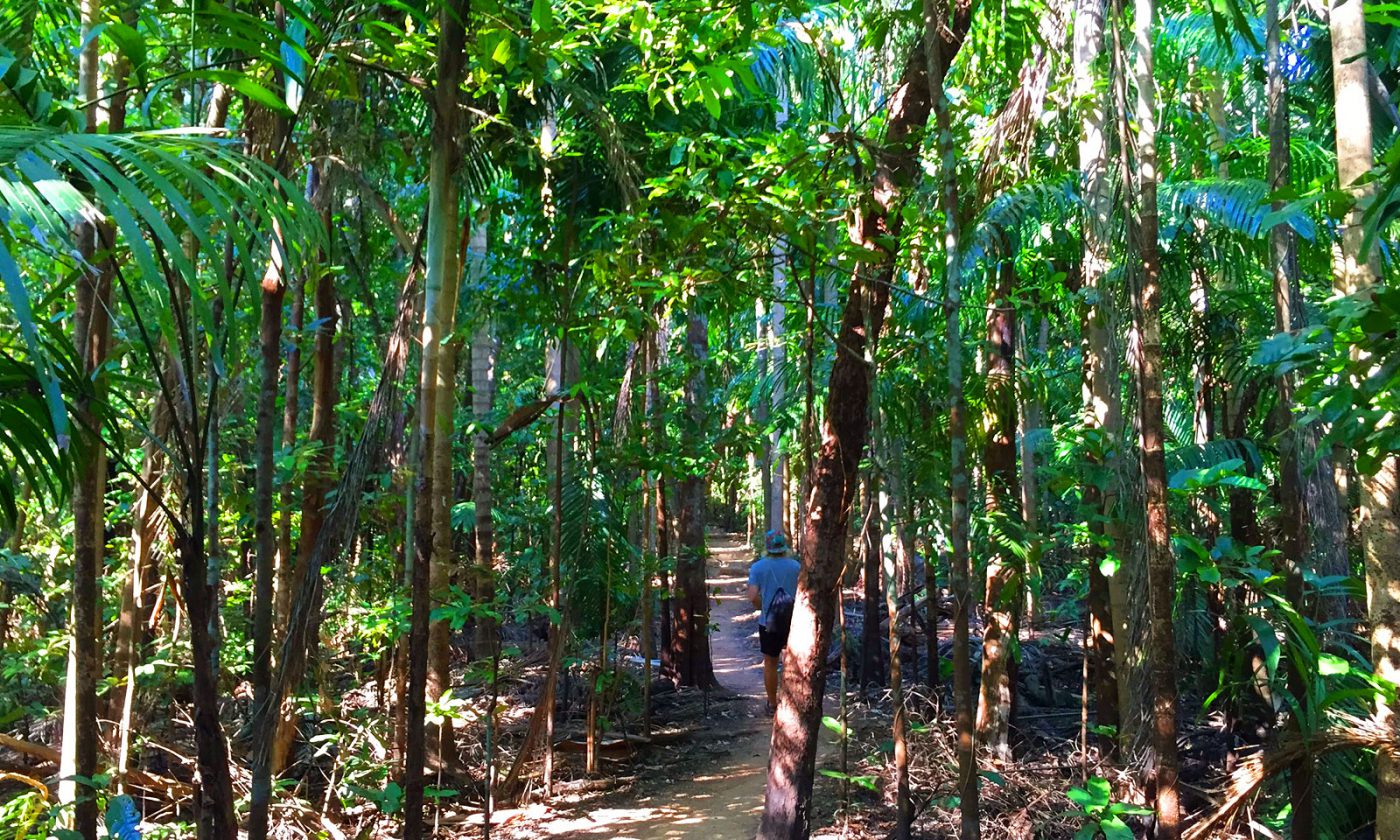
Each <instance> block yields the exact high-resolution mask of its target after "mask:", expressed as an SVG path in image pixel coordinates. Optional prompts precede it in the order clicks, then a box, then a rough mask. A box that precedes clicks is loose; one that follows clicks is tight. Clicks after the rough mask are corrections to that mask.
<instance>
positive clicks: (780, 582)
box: [749, 554, 802, 627]
mask: <svg viewBox="0 0 1400 840" xmlns="http://www.w3.org/2000/svg"><path fill="white" fill-rule="evenodd" d="M801 569H802V564H801V563H799V562H797V560H796V558H793V557H789V556H788V555H786V554H780V555H776V556H775V555H772V554H765V555H764V556H762V557H760V558H758V559H757V560H755V561H753V565H752V566H750V567H749V586H755V587H758V592H759V595H760V596H761V597H762V599H763V610H762V612H760V613H759V615H758V623H759V625H760V626H762V627H767V626H768V609H769V607H771V606H772V605H773V596H775V595H777V594H778V590H779V589H781V590H783V591H784V592H786V593H787V594H788V595H789V596H791V597H792V598H793V600H796V599H797V573H798V572H799V571H801Z"/></svg>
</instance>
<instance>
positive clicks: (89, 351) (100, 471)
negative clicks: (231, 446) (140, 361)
mask: <svg viewBox="0 0 1400 840" xmlns="http://www.w3.org/2000/svg"><path fill="white" fill-rule="evenodd" d="M80 16H81V22H82V28H81V34H82V41H81V43H82V49H81V51H80V52H79V53H78V97H79V98H80V99H82V100H84V101H86V102H89V103H92V104H91V105H89V106H88V108H87V111H86V128H85V130H86V131H87V132H88V133H89V134H94V133H96V132H97V104H96V102H97V92H98V72H99V70H98V51H97V46H98V44H97V41H98V39H97V33H96V32H95V31H94V29H95V28H96V27H98V26H99V25H101V24H102V11H101V4H100V0H82V2H81V3H80ZM100 224H102V223H101V222H98V223H96V224H94V223H91V222H83V223H81V224H79V225H78V226H77V228H76V229H75V231H74V235H75V238H76V240H77V243H76V244H77V247H78V250H79V252H80V253H81V254H82V255H83V259H84V263H83V264H84V265H92V264H94V263H96V268H95V269H93V270H88V269H84V270H81V271H79V274H78V282H77V289H76V295H75V302H74V307H73V346H74V349H75V350H76V351H77V356H78V364H79V366H80V368H81V372H82V374H83V375H84V377H87V378H92V379H93V380H94V381H93V383H92V390H93V392H94V393H93V394H91V395H89V394H83V395H81V396H79V398H78V399H77V400H76V402H75V405H74V414H75V416H76V418H77V420H78V421H79V424H80V425H81V426H82V427H83V428H84V429H85V430H87V435H86V436H85V437H84V439H83V440H82V441H81V442H80V443H81V445H80V447H79V448H78V449H77V457H76V459H75V463H74V476H73V589H72V598H73V602H72V610H71V615H70V618H69V622H68V626H69V632H70V635H71V641H70V643H69V648H68V671H67V679H66V680H65V682H64V703H63V744H62V752H61V756H60V761H59V773H60V776H59V779H60V780H59V785H58V801H59V803H60V804H61V805H64V806H71V810H69V809H68V808H64V809H63V810H61V811H60V812H59V814H60V823H62V824H66V825H65V827H70V828H72V830H74V831H76V832H77V833H78V834H80V835H81V836H83V837H96V836H97V791H96V790H95V789H93V788H91V787H89V785H88V784H85V783H83V782H80V781H78V780H77V778H76V777H84V778H87V779H92V778H93V777H94V776H96V775H97V735H98V733H97V683H98V681H99V680H101V679H102V662H101V648H100V646H99V645H98V639H97V636H98V630H97V628H98V623H99V621H100V618H101V615H102V593H101V590H100V589H99V588H98V579H99V578H100V577H101V575H102V566H103V560H102V556H103V543H104V542H105V540H104V539H103V532H104V528H105V525H106V522H105V516H106V498H105V496H106V474H107V469H106V458H105V456H104V453H103V449H102V427H101V424H100V420H99V419H98V415H97V414H96V412H95V411H94V409H95V407H96V406H97V405H98V404H100V403H101V400H102V395H101V391H102V385H103V379H104V378H105V377H103V376H102V375H101V370H102V367H103V364H104V363H105V362H106V360H107V347H108V344H109V343H110V341H111V322H110V320H109V318H108V310H109V308H110V301H111V289H112V278H111V274H110V271H111V268H110V266H111V257H110V255H108V254H105V253H101V252H102V251H105V250H106V248H107V245H104V244H103V243H102V242H99V238H100V237H99V234H98V230H99V228H98V225H100ZM106 240H107V243H108V244H110V242H111V241H112V237H111V236H107V237H106Z"/></svg>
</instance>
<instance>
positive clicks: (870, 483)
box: [856, 471, 885, 688]
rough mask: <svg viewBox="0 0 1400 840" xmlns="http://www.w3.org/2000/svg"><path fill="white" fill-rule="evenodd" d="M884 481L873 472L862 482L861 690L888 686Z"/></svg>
mask: <svg viewBox="0 0 1400 840" xmlns="http://www.w3.org/2000/svg"><path fill="white" fill-rule="evenodd" d="M879 493H880V480H879V477H878V476H876V475H875V474H874V472H873V471H866V473H865V475H864V476H863V477H862V479H861V493H860V496H861V500H862V501H861V504H859V505H858V508H859V510H860V536H859V537H858V538H857V546H856V551H858V552H859V554H860V558H861V574H860V577H861V583H862V585H863V588H864V595H865V597H864V598H863V600H862V602H861V615H863V616H864V618H863V619H862V621H861V626H860V686H861V687H862V688H871V687H879V686H882V685H884V683H885V675H884V673H883V670H884V669H883V667H882V665H883V663H882V661H881V660H883V659H884V655H883V654H884V650H883V646H884V642H883V641H882V640H881V639H880V612H881V601H882V599H883V596H882V593H881V589H880V566H881V563H882V558H881V556H880V525H881V523H880V507H879V504H878V496H879Z"/></svg>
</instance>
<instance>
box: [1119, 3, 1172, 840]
mask: <svg viewBox="0 0 1400 840" xmlns="http://www.w3.org/2000/svg"><path fill="white" fill-rule="evenodd" d="M1136 4H1137V5H1136V10H1135V12H1134V15H1133V35H1134V41H1135V47H1136V54H1137V56H1136V61H1135V66H1134V77H1135V80H1136V82H1137V105H1136V109H1135V115H1136V118H1137V126H1138V134H1137V151H1138V157H1137V188H1138V190H1137V197H1136V198H1137V201H1136V203H1135V204H1134V211H1135V213H1136V216H1137V217H1136V218H1135V219H1133V220H1132V221H1133V222H1135V224H1134V225H1133V228H1135V230H1134V233H1135V236H1134V237H1132V238H1130V241H1131V242H1133V244H1134V245H1135V246H1136V247H1135V252H1136V253H1135V256H1136V257H1137V258H1138V260H1137V261H1138V271H1137V272H1134V277H1133V280H1134V281H1135V282H1133V283H1132V288H1133V293H1134V294H1133V297H1134V301H1133V302H1134V307H1133V315H1134V320H1135V322H1136V323H1135V324H1134V326H1135V327H1136V329H1137V333H1138V338H1139V341H1140V342H1141V345H1140V348H1139V360H1138V363H1139V376H1138V387H1139V390H1140V394H1139V401H1138V411H1139V419H1138V424H1139V431H1140V434H1141V436H1142V453H1141V454H1142V483H1143V501H1144V504H1145V506H1146V519H1147V574H1148V610H1149V614H1150V615H1151V635H1150V642H1149V648H1148V668H1149V671H1150V675H1151V677H1150V679H1151V686H1152V734H1153V737H1152V744H1153V750H1154V752H1155V755H1154V756H1153V757H1152V760H1151V761H1150V762H1149V765H1148V767H1149V781H1150V785H1151V790H1152V791H1153V792H1154V796H1155V802H1156V811H1157V837H1158V838H1159V840H1176V838H1177V837H1178V836H1180V833H1181V808H1180V800H1179V794H1178V790H1177V767H1178V759H1177V748H1176V705H1177V704H1176V692H1177V688H1176V641H1175V629H1174V627H1173V626H1172V603H1173V600H1174V598H1175V594H1176V560H1175V558H1174V557H1173V556H1172V547H1171V526H1170V523H1169V522H1168V520H1167V466H1166V452H1165V449H1164V443H1163V424H1162V329H1161V285H1160V274H1161V263H1160V259H1159V256H1158V252H1157V86H1156V81H1155V79H1154V78H1153V75H1152V74H1153V48H1154V45H1155V41H1154V38H1155V35H1156V25H1155V24H1156V4H1155V0H1136Z"/></svg>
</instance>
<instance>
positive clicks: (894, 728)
mask: <svg viewBox="0 0 1400 840" xmlns="http://www.w3.org/2000/svg"><path fill="white" fill-rule="evenodd" d="M875 418H876V421H877V422H879V423H880V424H881V427H883V418H882V417H881V415H880V412H879V410H878V409H876V411H875ZM874 437H875V439H876V441H877V442H880V443H886V440H885V438H884V435H882V434H881V428H877V429H876V431H875V435H874ZM873 483H881V482H878V480H877V481H876V482H873ZM876 492H877V493H878V495H879V499H878V510H879V519H880V521H881V523H882V525H881V527H880V529H879V530H880V533H881V534H882V535H888V539H889V543H890V545H889V547H888V548H884V547H883V546H882V547H881V548H882V550H881V551H880V557H881V565H882V566H883V568H884V573H885V613H886V617H887V618H888V620H889V642H890V706H891V707H892V708H893V710H894V714H893V717H892V719H891V721H890V736H891V738H892V739H893V741H894V778H895V797H894V801H895V826H894V831H893V832H891V833H890V837H891V838H893V840H909V836H910V830H911V828H912V826H913V823H914V805H913V801H912V797H911V796H910V789H909V744H908V743H907V740H906V737H905V730H906V727H907V724H906V721H905V714H906V712H905V708H904V675H903V673H902V671H901V666H902V663H901V662H900V657H899V652H900V651H899V648H900V636H899V591H900V575H899V565H898V555H899V554H900V553H901V552H900V551H899V550H898V545H899V542H900V541H899V538H898V533H897V532H898V530H899V527H900V526H899V523H898V522H897V521H896V519H897V517H898V514H897V512H896V511H897V500H896V498H895V496H894V494H893V493H892V492H890V491H888V490H876ZM910 608H911V609H913V601H912V600H911V601H910Z"/></svg>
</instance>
